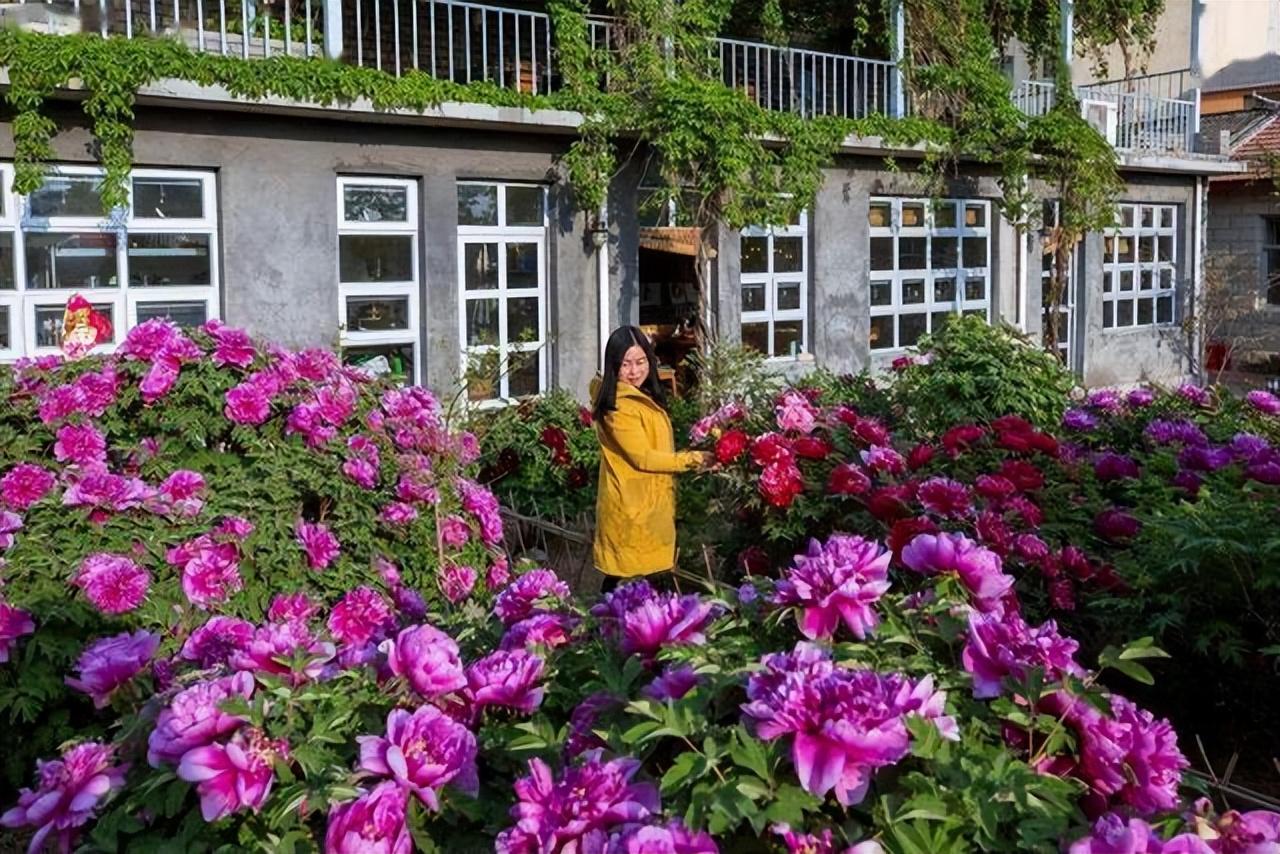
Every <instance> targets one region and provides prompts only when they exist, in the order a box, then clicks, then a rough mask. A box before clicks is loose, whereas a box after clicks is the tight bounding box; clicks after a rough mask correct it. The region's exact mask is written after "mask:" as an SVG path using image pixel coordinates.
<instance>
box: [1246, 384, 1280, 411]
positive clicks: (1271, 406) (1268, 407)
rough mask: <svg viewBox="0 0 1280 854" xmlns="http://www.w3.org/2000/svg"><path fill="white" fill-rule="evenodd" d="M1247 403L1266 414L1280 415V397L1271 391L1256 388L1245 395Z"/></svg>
mask: <svg viewBox="0 0 1280 854" xmlns="http://www.w3.org/2000/svg"><path fill="white" fill-rule="evenodd" d="M1244 400H1245V403H1247V404H1249V405H1250V406H1252V407H1253V408H1254V409H1256V410H1258V411H1259V412H1261V413H1263V414H1265V415H1280V397H1276V396H1275V395H1274V394H1272V393H1271V392H1269V391H1263V390H1262V389H1255V390H1254V391H1251V392H1249V393H1248V394H1246V395H1245V396H1244Z"/></svg>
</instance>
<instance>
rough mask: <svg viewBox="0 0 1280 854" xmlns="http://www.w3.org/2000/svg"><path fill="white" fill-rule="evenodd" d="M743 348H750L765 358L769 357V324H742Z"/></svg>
mask: <svg viewBox="0 0 1280 854" xmlns="http://www.w3.org/2000/svg"><path fill="white" fill-rule="evenodd" d="M742 346H744V347H749V348H750V349H752V350H755V351H756V352H757V353H761V354H763V355H765V356H767V355H769V324H767V323H744V324H742Z"/></svg>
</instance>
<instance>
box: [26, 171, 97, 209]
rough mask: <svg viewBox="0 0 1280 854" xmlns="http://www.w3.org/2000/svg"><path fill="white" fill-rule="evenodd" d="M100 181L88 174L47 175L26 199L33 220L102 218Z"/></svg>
mask: <svg viewBox="0 0 1280 854" xmlns="http://www.w3.org/2000/svg"><path fill="white" fill-rule="evenodd" d="M101 186H102V180H101V179H100V178H97V177H95V176H92V175H50V176H49V177H48V178H46V179H45V181H44V184H43V185H42V186H41V187H40V189H38V190H36V191H35V192H34V193H32V194H31V195H30V196H29V197H28V203H29V210H30V211H31V215H32V216H33V217H39V218H42V219H43V218H45V217H54V216H86V217H93V218H95V219H97V218H101V217H102V199H101V197H100V196H99V195H98V192H99V189H100V188H101Z"/></svg>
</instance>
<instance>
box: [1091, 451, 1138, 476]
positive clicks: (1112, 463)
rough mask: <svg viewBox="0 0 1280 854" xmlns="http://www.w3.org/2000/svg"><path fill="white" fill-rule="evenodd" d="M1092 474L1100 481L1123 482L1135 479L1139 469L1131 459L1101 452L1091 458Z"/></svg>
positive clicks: (1114, 453) (1122, 455)
mask: <svg viewBox="0 0 1280 854" xmlns="http://www.w3.org/2000/svg"><path fill="white" fill-rule="evenodd" d="M1093 473H1094V476H1096V477H1097V478H1098V480H1101V481H1111V480H1124V479H1127V478H1136V477H1137V476H1138V474H1139V469H1138V464H1137V463H1136V462H1135V461H1134V460H1133V458H1132V457H1127V456H1125V455H1124V454H1117V453H1116V452H1114V451H1103V452H1102V453H1100V454H1098V455H1097V456H1096V457H1094V458H1093Z"/></svg>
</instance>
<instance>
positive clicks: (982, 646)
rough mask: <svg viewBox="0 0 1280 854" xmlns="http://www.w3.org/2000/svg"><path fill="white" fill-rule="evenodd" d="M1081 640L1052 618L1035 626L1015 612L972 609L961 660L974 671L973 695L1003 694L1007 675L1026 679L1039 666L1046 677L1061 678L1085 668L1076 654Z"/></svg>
mask: <svg viewBox="0 0 1280 854" xmlns="http://www.w3.org/2000/svg"><path fill="white" fill-rule="evenodd" d="M1079 646H1080V645H1079V644H1077V643H1076V642H1075V641H1074V640H1072V639H1070V638H1064V637H1063V636H1062V635H1060V634H1058V627H1057V626H1056V625H1055V624H1054V622H1053V621H1052V620H1049V621H1048V622H1046V623H1044V624H1043V625H1041V626H1039V627H1037V628H1034V629H1033V628H1031V627H1030V626H1028V625H1027V624H1026V623H1025V622H1023V620H1022V617H1020V616H1019V615H1018V614H1016V613H1013V612H1008V613H1005V614H1003V615H1000V616H997V615H993V614H983V613H980V612H976V611H975V612H971V613H970V614H969V634H968V638H967V640H966V642H965V646H964V651H963V652H962V653H961V656H960V661H961V663H962V664H963V665H964V669H965V670H967V671H969V673H971V674H972V675H973V696H974V697H976V698H978V699H989V698H991V697H998V696H1000V691H1001V688H1002V687H1003V686H1002V683H1003V681H1004V679H1005V678H1006V677H1011V678H1013V679H1017V680H1021V679H1025V678H1026V676H1027V674H1028V673H1029V672H1030V670H1031V669H1032V668H1039V669H1040V670H1041V671H1042V672H1043V674H1044V677H1045V678H1046V679H1050V680H1053V679H1061V678H1064V677H1066V676H1067V675H1068V674H1070V675H1075V676H1082V675H1083V673H1084V671H1083V670H1081V668H1080V666H1079V665H1077V664H1076V662H1075V659H1074V656H1075V653H1076V650H1077V649H1079Z"/></svg>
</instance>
